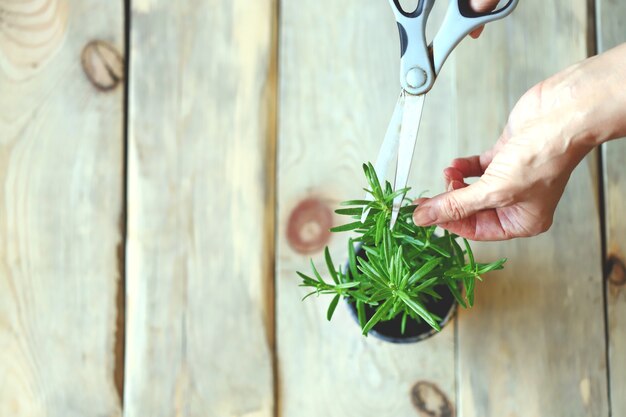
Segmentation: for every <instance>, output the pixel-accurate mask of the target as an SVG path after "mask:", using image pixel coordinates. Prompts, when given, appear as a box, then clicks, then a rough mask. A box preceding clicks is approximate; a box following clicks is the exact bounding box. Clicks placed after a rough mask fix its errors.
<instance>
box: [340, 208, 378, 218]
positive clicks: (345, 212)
mask: <svg viewBox="0 0 626 417" xmlns="http://www.w3.org/2000/svg"><path fill="white" fill-rule="evenodd" d="M335 213H337V214H339V215H342V216H359V217H360V216H361V214H362V213H363V209H362V208H361V207H350V208H342V209H337V210H335ZM370 213H371V212H370Z"/></svg>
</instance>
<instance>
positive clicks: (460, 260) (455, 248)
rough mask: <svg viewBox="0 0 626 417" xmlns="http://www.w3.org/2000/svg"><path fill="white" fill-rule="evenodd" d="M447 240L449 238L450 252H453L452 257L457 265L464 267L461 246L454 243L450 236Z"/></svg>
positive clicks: (463, 255) (454, 240)
mask: <svg viewBox="0 0 626 417" xmlns="http://www.w3.org/2000/svg"><path fill="white" fill-rule="evenodd" d="M449 238H450V246H451V247H452V251H453V252H454V257H455V259H456V262H457V265H458V266H464V265H465V254H464V253H463V249H461V246H460V245H459V243H458V242H457V241H456V239H454V237H453V235H452V234H450V235H449Z"/></svg>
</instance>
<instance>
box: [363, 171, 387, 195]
mask: <svg viewBox="0 0 626 417" xmlns="http://www.w3.org/2000/svg"><path fill="white" fill-rule="evenodd" d="M367 171H369V175H368V173H367V172H366V175H368V177H369V178H368V179H369V183H370V185H371V186H372V190H373V191H374V193H373V195H374V196H375V197H376V198H377V199H379V200H382V199H383V196H384V193H383V189H382V188H381V187H380V180H379V179H378V175H376V170H375V169H374V166H373V165H372V164H371V163H370V162H368V164H367Z"/></svg>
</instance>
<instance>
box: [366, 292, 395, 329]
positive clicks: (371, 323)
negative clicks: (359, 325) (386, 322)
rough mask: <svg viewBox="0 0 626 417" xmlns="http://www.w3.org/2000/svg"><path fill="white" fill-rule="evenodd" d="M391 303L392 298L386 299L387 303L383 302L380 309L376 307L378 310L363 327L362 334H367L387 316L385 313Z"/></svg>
mask: <svg viewBox="0 0 626 417" xmlns="http://www.w3.org/2000/svg"><path fill="white" fill-rule="evenodd" d="M393 302H394V299H393V298H388V299H387V301H385V302H384V303H383V304H382V305H381V306H380V307H378V309H376V312H375V313H374V315H373V316H372V318H371V319H370V320H369V321H368V322H367V324H365V326H364V327H363V334H367V333H369V331H370V330H372V327H374V326H375V325H376V324H377V323H378V322H379V321H380V320H381V319H382V318H383V317H384V316H385V315H386V314H387V312H388V311H389V309H390V308H391V306H392V305H393Z"/></svg>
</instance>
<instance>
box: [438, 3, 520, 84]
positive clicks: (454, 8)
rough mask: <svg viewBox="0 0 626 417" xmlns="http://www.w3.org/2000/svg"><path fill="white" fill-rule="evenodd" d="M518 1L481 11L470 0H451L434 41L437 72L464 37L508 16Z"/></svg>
mask: <svg viewBox="0 0 626 417" xmlns="http://www.w3.org/2000/svg"><path fill="white" fill-rule="evenodd" d="M518 2H519V0H509V1H508V2H507V3H506V4H505V5H504V6H503V7H501V8H500V9H497V10H494V11H492V12H484V13H480V12H475V11H474V10H472V8H471V7H470V5H469V1H468V0H451V1H450V5H449V6H448V11H447V13H446V16H445V17H444V19H443V23H442V24H441V27H440V28H439V31H438V32H437V35H435V38H434V39H433V43H432V49H433V67H434V70H435V74H439V71H441V67H443V64H444V63H445V62H446V59H447V58H448V56H450V53H451V52H452V50H453V49H454V48H456V46H457V45H458V44H459V43H460V42H461V41H462V40H463V38H465V37H466V36H467V35H468V34H470V33H471V32H473V31H474V30H476V29H478V28H479V27H481V26H483V25H486V24H487V23H490V22H493V21H495V20H500V19H502V18H504V17H506V16H508V15H509V14H511V12H512V11H513V10H514V9H515V7H516V6H517V3H518Z"/></svg>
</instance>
